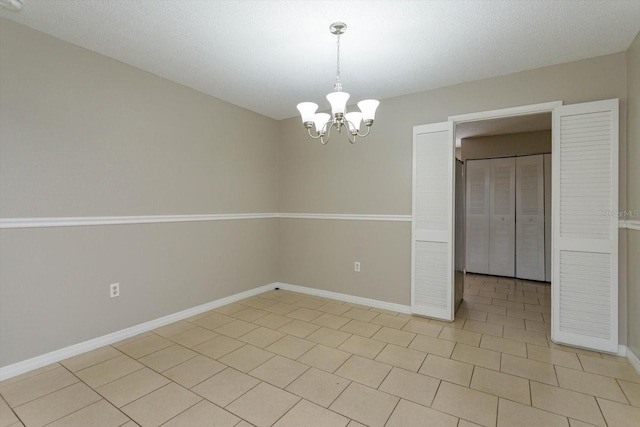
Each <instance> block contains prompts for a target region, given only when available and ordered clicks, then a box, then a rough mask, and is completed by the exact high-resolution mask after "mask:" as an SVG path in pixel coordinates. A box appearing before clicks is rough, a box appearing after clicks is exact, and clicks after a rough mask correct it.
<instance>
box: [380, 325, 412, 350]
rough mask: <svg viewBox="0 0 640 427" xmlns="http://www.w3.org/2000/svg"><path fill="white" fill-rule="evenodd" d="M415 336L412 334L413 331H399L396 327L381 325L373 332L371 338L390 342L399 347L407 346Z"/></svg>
mask: <svg viewBox="0 0 640 427" xmlns="http://www.w3.org/2000/svg"><path fill="white" fill-rule="evenodd" d="M415 336H416V334H414V333H413V332H407V331H400V330H398V329H393V328H388V327H386V326H383V327H382V328H381V329H380V330H379V331H378V332H376V333H375V334H373V336H372V337H371V339H374V340H378V341H384V342H387V343H390V344H395V345H399V346H401V347H408V346H409V344H411V341H413V339H414V338H415Z"/></svg>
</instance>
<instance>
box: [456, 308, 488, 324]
mask: <svg viewBox="0 0 640 427" xmlns="http://www.w3.org/2000/svg"><path fill="white" fill-rule="evenodd" d="M456 317H459V318H462V319H467V320H474V321H481V322H486V321H487V313H486V312H484V311H476V310H470V309H466V308H459V309H458V311H456ZM465 323H466V322H465Z"/></svg>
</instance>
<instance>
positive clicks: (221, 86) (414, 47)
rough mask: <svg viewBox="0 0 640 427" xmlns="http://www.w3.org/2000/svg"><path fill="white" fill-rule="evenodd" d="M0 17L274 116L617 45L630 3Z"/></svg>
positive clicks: (73, 6) (372, 4)
mask: <svg viewBox="0 0 640 427" xmlns="http://www.w3.org/2000/svg"><path fill="white" fill-rule="evenodd" d="M23 3H24V7H23V10H22V11H21V12H19V13H13V12H10V11H7V10H5V9H0V16H3V17H6V18H8V19H12V20H14V21H17V22H20V23H23V24H25V25H28V26H30V27H32V28H35V29H37V30H40V31H43V32H45V33H49V34H51V35H53V36H55V37H58V38H60V39H62V40H66V41H68V42H71V43H74V44H77V45H79V46H82V47H84V48H87V49H90V50H92V51H95V52H98V53H101V54H103V55H106V56H109V57H111V58H115V59H117V60H119V61H122V62H124V63H127V64H130V65H133V66H135V67H138V68H141V69H143V70H147V71H149V72H152V73H154V74H157V75H159V76H162V77H165V78H167V79H170V80H173V81H176V82H178V83H181V84H184V85H186V86H189V87H192V88H194V89H196V90H199V91H201V92H204V93H207V94H210V95H213V96H215V97H218V98H221V99H224V100H226V101H229V102H231V103H233V104H236V105H239V106H241V107H244V108H247V109H249V110H252V111H256V112H258V113H261V114H264V115H267V116H269V117H272V118H275V119H282V118H287V117H292V116H295V115H297V111H296V109H295V106H296V104H297V103H298V102H301V101H314V102H316V103H318V104H320V106H321V109H325V108H327V107H328V103H327V102H326V100H325V99H324V96H325V95H326V94H327V93H328V92H330V91H331V90H332V86H333V82H334V78H335V36H333V35H331V34H330V33H329V31H328V27H329V24H331V23H332V22H334V21H344V22H346V23H347V25H348V29H347V32H346V34H345V35H343V36H342V39H341V52H342V58H341V63H342V64H341V65H342V82H343V85H344V90H345V91H346V92H349V93H351V101H357V100H360V99H364V98H370V97H372V98H378V99H383V98H389V97H393V96H398V95H403V94H407V93H413V92H418V91H422V90H427V89H433V88H436V87H442V86H448V85H452V84H456V83H461V82H466V81H472V80H478V79H482V78H487V77H492V76H497V75H504V74H509V73H513V72H518V71H523V70H527V69H532V68H538V67H542V66H547V65H552V64H557V63H562V62H568V61H574V60H578V59H583V58H588V57H593V56H599V55H605V54H609V53H614V52H620V51H624V50H626V49H627V48H628V47H629V45H630V44H631V42H632V41H633V39H634V37H635V36H636V34H637V33H638V31H639V30H640V1H638V0H631V1H623V0H616V1H605V0H600V1H575V0H556V1H534V0H531V1H495V0H488V1H487V0H485V1H403V0H395V1H357V0H351V1H346V0H342V1H284V0H283V1H269V0H265V1H249V0H246V1H242V0H238V1H215V0H209V1H207V0H130V1H115V0H113V1H106V0H56V1H53V0H48V1H45V0H39V1H37V0H23Z"/></svg>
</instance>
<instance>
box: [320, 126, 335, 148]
mask: <svg viewBox="0 0 640 427" xmlns="http://www.w3.org/2000/svg"><path fill="white" fill-rule="evenodd" d="M332 127H333V122H332V121H328V122H327V123H326V124H325V125H324V126H323V127H322V133H321V134H320V142H321V143H322V145H327V142H329V139H331V128H332ZM325 128H326V130H325ZM325 137H326V138H325Z"/></svg>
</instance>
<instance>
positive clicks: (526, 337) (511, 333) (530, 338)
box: [502, 326, 547, 347]
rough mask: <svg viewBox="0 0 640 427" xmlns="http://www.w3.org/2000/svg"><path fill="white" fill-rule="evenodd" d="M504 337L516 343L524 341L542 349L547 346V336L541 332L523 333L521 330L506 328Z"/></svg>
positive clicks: (503, 333)
mask: <svg viewBox="0 0 640 427" xmlns="http://www.w3.org/2000/svg"><path fill="white" fill-rule="evenodd" d="M502 336H503V337H504V338H507V339H510V340H514V341H522V342H526V343H530V344H535V345H539V346H542V347H546V346H547V336H546V335H545V334H541V333H539V332H532V331H523V330H520V329H516V328H510V327H508V326H505V328H504V330H503V332H502Z"/></svg>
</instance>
